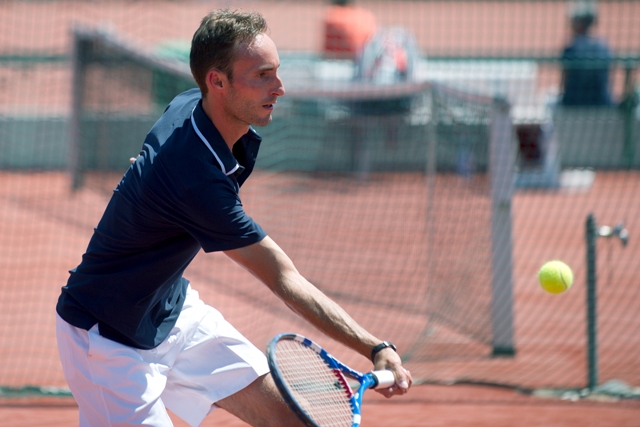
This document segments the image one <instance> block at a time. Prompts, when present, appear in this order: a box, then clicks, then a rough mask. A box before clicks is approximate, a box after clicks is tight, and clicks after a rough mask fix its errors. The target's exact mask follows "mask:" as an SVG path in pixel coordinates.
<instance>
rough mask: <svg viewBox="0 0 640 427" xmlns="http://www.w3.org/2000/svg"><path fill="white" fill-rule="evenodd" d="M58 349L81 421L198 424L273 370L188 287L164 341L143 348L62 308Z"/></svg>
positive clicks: (91, 423)
mask: <svg viewBox="0 0 640 427" xmlns="http://www.w3.org/2000/svg"><path fill="white" fill-rule="evenodd" d="M56 330H57V338H58V350H59V352H60V358H61V360H62V368H63V371H64V375H65V378H66V380H67V382H68V384H69V388H70V389H71V392H72V393H73V396H74V398H75V399H76V401H77V403H78V406H79V409H80V426H81V427H85V426H125V425H127V426H130V425H144V426H154V427H160V426H162V427H165V426H172V425H173V424H172V423H171V419H170V418H169V416H168V415H167V411H166V409H165V407H166V408H169V409H170V410H171V411H172V412H174V413H175V414H176V415H177V416H179V417H180V418H182V419H183V420H185V421H186V422H187V423H188V424H189V425H191V426H198V425H200V423H202V421H203V420H204V418H205V417H206V416H207V414H209V413H210V412H211V411H212V410H213V409H214V408H215V406H213V405H214V403H215V402H217V401H218V400H221V399H223V398H225V397H227V396H230V395H232V394H234V393H235V392H237V391H239V390H242V389H243V388H245V387H246V386H248V385H249V384H251V383H252V382H253V381H255V380H256V379H257V378H258V377H260V376H262V375H264V374H266V373H268V372H269V366H268V364H267V360H266V357H265V356H264V354H263V353H262V352H261V351H260V350H258V349H257V348H256V347H255V346H254V345H253V344H251V343H250V342H249V341H248V340H247V339H246V338H245V337H243V336H242V335H241V334H240V333H239V332H238V331H237V330H236V329H235V328H234V327H233V326H231V324H229V322H227V321H226V320H225V319H224V318H223V317H222V315H221V314H220V313H219V312H218V311H217V310H215V309H214V308H213V307H210V306H207V305H206V304H204V302H203V301H202V300H200V297H199V295H198V292H196V291H194V290H192V289H191V288H189V290H188V291H187V297H186V300H185V304H184V307H183V309H182V312H181V313H180V317H179V318H178V321H177V323H176V325H175V327H174V328H173V329H172V330H171V333H170V334H169V336H168V337H167V339H165V340H164V341H163V342H162V344H160V345H159V346H158V347H156V348H154V349H151V350H138V349H135V348H132V347H129V346H126V345H122V344H119V343H117V342H115V341H112V340H109V339H107V338H104V337H102V336H100V334H99V333H98V326H97V325H96V326H94V327H93V328H92V329H91V330H89V331H86V330H84V329H80V328H76V327H74V326H71V325H70V324H68V323H67V322H65V321H64V320H63V319H62V318H60V316H57V325H56Z"/></svg>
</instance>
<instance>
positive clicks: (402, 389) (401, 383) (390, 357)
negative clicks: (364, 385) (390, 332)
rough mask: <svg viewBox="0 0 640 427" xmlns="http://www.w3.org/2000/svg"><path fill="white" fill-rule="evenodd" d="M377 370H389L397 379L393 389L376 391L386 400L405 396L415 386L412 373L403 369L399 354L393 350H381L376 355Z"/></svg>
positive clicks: (375, 364) (378, 389)
mask: <svg viewBox="0 0 640 427" xmlns="http://www.w3.org/2000/svg"><path fill="white" fill-rule="evenodd" d="M374 366H375V370H383V369H388V370H390V371H392V372H393V376H394V377H395V378H396V383H395V384H394V385H392V386H391V387H387V388H377V389H376V391H377V392H378V393H380V394H381V395H383V396H384V397H386V398H390V397H392V396H395V395H403V394H405V393H406V392H407V391H409V388H410V387H411V384H413V378H411V372H409V371H408V370H406V369H405V368H403V367H402V360H401V359H400V356H399V355H398V353H396V352H395V351H394V350H393V349H392V348H385V349H383V350H380V351H379V352H378V354H376V356H375V359H374Z"/></svg>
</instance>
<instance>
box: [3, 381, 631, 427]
mask: <svg viewBox="0 0 640 427" xmlns="http://www.w3.org/2000/svg"><path fill="white" fill-rule="evenodd" d="M454 388H456V387H454ZM462 389H464V387H462ZM468 392H469V390H460V391H455V390H450V389H447V390H440V389H439V388H438V387H426V386H420V387H415V388H414V389H413V390H412V391H411V393H410V394H409V395H407V396H405V397H403V398H402V399H397V400H396V399H393V400H388V401H387V400H385V399H384V398H381V397H377V396H375V397H372V398H369V399H367V398H366V397H365V404H364V406H363V422H362V424H361V425H362V426H363V427H388V426H397V427H637V426H638V425H639V423H638V420H640V407H638V405H635V406H632V405H619V404H618V405H612V404H609V403H600V404H592V403H591V404H588V405H585V404H582V403H567V402H557V401H554V402H545V401H540V400H538V399H534V398H523V399H522V400H520V399H518V400H519V401H517V402H504V401H502V402H496V401H491V397H490V396H492V395H493V396H495V397H496V398H498V399H500V400H502V399H504V398H505V397H504V396H500V395H501V394H503V393H505V392H503V391H494V390H490V389H485V390H483V389H476V390H472V391H471V392H472V393H473V394H476V393H481V394H484V395H485V396H486V398H487V401H486V402H480V403H465V402H445V403H443V402H442V401H441V399H442V394H451V395H456V394H458V395H461V396H462V395H464V394H466V393H468ZM506 393H508V394H509V396H508V397H507V399H511V397H512V396H511V394H512V393H511V392H506ZM77 412H78V411H77V408H75V407H74V406H71V405H64V406H60V405H56V406H42V405H41V406H28V407H25V406H22V405H18V406H13V407H12V406H7V405H3V406H0V427H15V426H21V427H67V426H74V425H77ZM174 424H175V426H176V427H187V425H186V424H185V423H183V422H182V421H181V420H179V419H176V418H174ZM202 426H203V427H214V426H224V427H246V426H247V424H245V423H243V422H241V421H239V420H238V419H237V418H235V417H232V416H230V415H229V414H227V413H225V412H224V411H222V410H218V411H215V412H214V413H213V414H212V415H210V416H209V417H208V418H207V419H206V420H205V422H204V423H203V424H202Z"/></svg>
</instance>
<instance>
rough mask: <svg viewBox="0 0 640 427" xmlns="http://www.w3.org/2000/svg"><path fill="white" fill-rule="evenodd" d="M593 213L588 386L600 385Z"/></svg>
mask: <svg viewBox="0 0 640 427" xmlns="http://www.w3.org/2000/svg"><path fill="white" fill-rule="evenodd" d="M596 228H597V227H596V220H595V217H594V216H593V214H589V215H588V216H587V221H586V240H587V386H588V387H589V388H590V389H592V390H593V388H595V387H596V386H597V385H598V341H597V321H598V319H597V292H596V240H597V239H598V233H597V229H596Z"/></svg>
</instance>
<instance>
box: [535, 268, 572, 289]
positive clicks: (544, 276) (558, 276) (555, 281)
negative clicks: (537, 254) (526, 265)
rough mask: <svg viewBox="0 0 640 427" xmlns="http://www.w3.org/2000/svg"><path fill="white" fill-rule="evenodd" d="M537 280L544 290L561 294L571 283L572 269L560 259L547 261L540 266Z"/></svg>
mask: <svg viewBox="0 0 640 427" xmlns="http://www.w3.org/2000/svg"><path fill="white" fill-rule="evenodd" d="M538 280H539V281H540V286H542V289H544V290H545V291H547V292H549V293H550V294H561V293H563V292H565V291H566V290H568V289H569V288H570V287H571V285H572V284H573V271H571V268H570V267H569V266H568V265H567V264H565V263H564V262H562V261H558V260H554V261H549V262H546V263H545V264H544V265H543V266H542V268H540V271H539V272H538Z"/></svg>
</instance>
